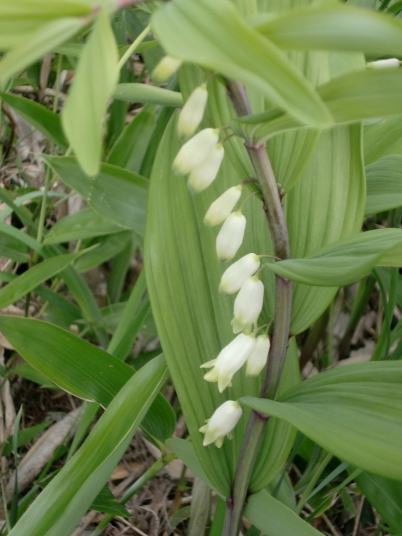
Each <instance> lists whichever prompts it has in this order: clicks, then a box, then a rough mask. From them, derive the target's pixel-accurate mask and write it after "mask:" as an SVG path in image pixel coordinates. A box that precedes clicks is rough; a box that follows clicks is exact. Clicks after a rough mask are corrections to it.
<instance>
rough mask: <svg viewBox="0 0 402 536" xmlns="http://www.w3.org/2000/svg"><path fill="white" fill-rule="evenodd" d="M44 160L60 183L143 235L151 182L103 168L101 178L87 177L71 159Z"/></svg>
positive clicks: (116, 168) (109, 216) (116, 222)
mask: <svg viewBox="0 0 402 536" xmlns="http://www.w3.org/2000/svg"><path fill="white" fill-rule="evenodd" d="M43 158H44V160H46V162H47V163H48V164H49V165H50V166H51V167H52V168H53V169H54V171H55V172H56V173H57V174H58V175H59V177H60V178H61V180H62V181H63V182H64V183H66V184H67V185H68V186H70V187H71V188H74V190H76V191H77V192H78V193H79V194H80V195H81V196H82V197H83V198H84V199H85V200H86V201H87V202H88V204H89V205H90V206H91V207H92V208H93V209H94V210H96V211H97V212H98V213H99V214H101V215H102V216H103V217H104V218H106V219H107V220H109V221H111V222H113V223H114V224H116V225H120V226H121V227H124V228H125V229H133V230H134V231H135V232H136V233H138V234H140V235H142V234H143V233H144V226H145V205H146V200H147V189H148V181H147V180H146V179H144V178H143V177H141V176H140V175H137V174H136V173H131V172H130V171H126V170H125V169H123V168H120V167H117V166H111V165H110V164H102V165H101V168H100V172H99V175H97V176H96V177H94V178H91V177H88V176H87V175H86V174H85V173H84V172H83V171H82V170H81V168H80V166H79V165H78V163H77V160H75V158H72V157H69V156H68V157H57V156H46V157H43Z"/></svg>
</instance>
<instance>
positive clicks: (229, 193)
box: [204, 184, 242, 227]
mask: <svg viewBox="0 0 402 536" xmlns="http://www.w3.org/2000/svg"><path fill="white" fill-rule="evenodd" d="M241 191H242V185H241V184H239V185H238V186H233V187H232V188H229V190H226V192H224V193H223V194H222V195H221V196H220V197H218V199H216V201H214V202H213V203H212V205H211V206H210V207H209V209H208V212H207V213H206V214H205V218H204V224H205V225H206V226H207V227H215V225H219V224H221V223H222V222H224V221H225V220H226V218H227V217H228V216H229V214H230V213H231V212H232V210H233V208H234V206H235V204H236V203H237V202H238V200H239V199H240V196H241Z"/></svg>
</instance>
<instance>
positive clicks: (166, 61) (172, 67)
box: [151, 56, 183, 84]
mask: <svg viewBox="0 0 402 536" xmlns="http://www.w3.org/2000/svg"><path fill="white" fill-rule="evenodd" d="M182 63H183V61H182V60H178V59H177V58H173V57H172V56H164V57H163V58H162V59H161V61H160V62H159V63H158V65H157V66H156V67H155V69H154V70H153V71H152V76H151V78H152V80H153V81H154V82H155V83H156V84H163V82H167V81H168V80H169V78H170V77H171V76H172V75H173V74H174V73H175V72H176V71H177V70H178V69H179V67H180V66H181V64H182Z"/></svg>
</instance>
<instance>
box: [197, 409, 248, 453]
mask: <svg viewBox="0 0 402 536" xmlns="http://www.w3.org/2000/svg"><path fill="white" fill-rule="evenodd" d="M242 413H243V411H242V409H241V407H240V404H239V403H238V402H235V401H234V400H227V401H226V402H224V403H223V404H221V405H220V406H219V408H217V409H216V410H215V411H214V413H213V415H212V417H211V418H210V419H207V420H206V421H205V422H206V423H207V424H205V425H204V426H201V428H200V432H202V433H203V434H205V436H204V441H203V445H204V447H206V446H207V445H210V444H211V443H215V445H216V446H217V447H218V448H220V447H221V446H222V445H223V440H224V439H225V436H228V437H229V438H230V439H231V431H232V430H233V428H234V427H235V426H236V424H237V423H238V422H239V419H240V417H241V416H242Z"/></svg>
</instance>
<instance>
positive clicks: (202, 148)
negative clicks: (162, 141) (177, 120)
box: [173, 128, 219, 175]
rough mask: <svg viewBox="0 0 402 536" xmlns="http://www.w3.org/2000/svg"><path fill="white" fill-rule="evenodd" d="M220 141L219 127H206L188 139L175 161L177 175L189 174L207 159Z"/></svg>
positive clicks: (174, 170) (174, 168) (174, 166)
mask: <svg viewBox="0 0 402 536" xmlns="http://www.w3.org/2000/svg"><path fill="white" fill-rule="evenodd" d="M218 141H219V129H218V128H204V130H201V131H200V132H198V134H196V135H195V136H194V137H193V138H191V139H190V140H188V141H187V142H186V143H185V144H184V145H183V146H182V148H181V149H180V151H179V152H178V153H177V155H176V158H175V159H174V161H173V172H174V173H175V174H176V175H187V174H188V173H190V171H192V170H193V169H194V168H196V167H197V166H199V165H200V164H202V163H203V162H204V160H206V159H207V157H208V156H209V155H210V153H211V151H212V149H213V148H214V147H215V146H216V144H217V143H218Z"/></svg>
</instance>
